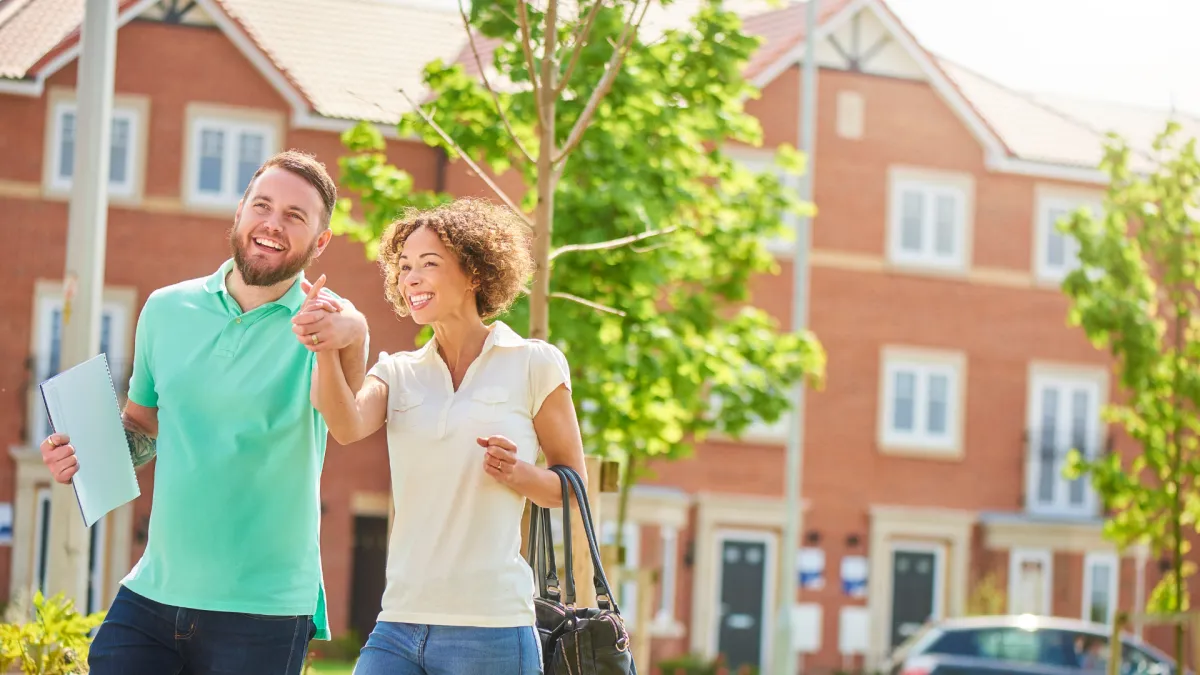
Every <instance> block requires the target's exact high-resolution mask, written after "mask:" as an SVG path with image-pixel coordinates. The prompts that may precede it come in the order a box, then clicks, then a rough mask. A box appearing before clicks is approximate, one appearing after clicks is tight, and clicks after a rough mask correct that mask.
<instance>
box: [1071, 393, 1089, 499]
mask: <svg viewBox="0 0 1200 675" xmlns="http://www.w3.org/2000/svg"><path fill="white" fill-rule="evenodd" d="M1090 398H1091V397H1090V396H1088V393H1087V391H1086V390H1082V389H1076V390H1075V391H1073V392H1071V447H1070V448H1068V449H1071V450H1078V451H1079V452H1082V453H1084V454H1085V455H1087V456H1090V455H1091V454H1092V448H1091V445H1092V439H1090V438H1088V416H1089V414H1090V412H1091V408H1092V406H1091V405H1090V401H1089V399H1090ZM1086 487H1087V483H1086V482H1085V479H1084V478H1083V477H1080V478H1076V479H1075V480H1073V481H1071V486H1070V495H1071V505H1072V506H1083V498H1084V489H1085V488H1086Z"/></svg>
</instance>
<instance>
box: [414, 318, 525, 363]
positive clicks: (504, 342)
mask: <svg viewBox="0 0 1200 675" xmlns="http://www.w3.org/2000/svg"><path fill="white" fill-rule="evenodd" d="M523 344H525V339H524V338H522V337H521V336H520V335H518V334H517V332H516V331H515V330H513V329H511V328H509V327H508V324H506V323H504V322H503V321H494V322H492V329H491V330H490V331H488V336H487V339H486V340H484V341H483V350H482V351H480V352H479V356H483V355H484V354H486V353H487V352H488V350H489V349H491V348H492V347H520V346H521V345H523ZM436 355H437V336H436V335H435V336H433V337H431V338H429V342H426V343H425V346H423V347H421V348H420V349H418V350H417V357H418V358H419V359H422V360H423V359H427V358H429V357H431V356H436Z"/></svg>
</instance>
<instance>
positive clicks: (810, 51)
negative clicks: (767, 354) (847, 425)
mask: <svg viewBox="0 0 1200 675" xmlns="http://www.w3.org/2000/svg"><path fill="white" fill-rule="evenodd" d="M807 4H808V7H807V8H806V12H805V24H804V25H805V31H806V33H807V35H806V37H805V40H804V69H803V70H804V74H803V78H802V86H801V92H800V150H801V151H802V152H803V153H804V155H805V158H806V160H807V161H806V169H805V172H804V174H803V175H801V176H799V177H798V178H799V186H798V192H799V196H800V199H801V200H803V201H806V202H811V201H812V192H813V188H812V186H813V180H812V179H813V171H814V170H815V168H816V162H815V160H814V153H813V151H814V149H815V145H816V143H815V135H816V124H815V122H816V110H817V108H816V101H817V60H816V43H817V39H818V37H817V0H808V3H807ZM795 220H796V244H795V245H796V250H795V253H794V254H793V256H792V329H793V330H796V331H802V330H805V329H807V328H808V277H809V249H810V247H811V239H812V236H811V227H810V226H811V223H810V221H809V218H808V217H807V216H803V215H802V216H797V217H796V219H795ZM794 395H795V401H796V405H795V407H794V408H793V410H792V417H791V421H790V423H789V424H788V443H787V465H786V473H785V476H786V489H787V499H786V505H785V507H784V508H786V509H787V510H786V512H785V513H784V528H783V545H782V546H780V554H779V571H780V574H779V579H780V584H779V607H778V611H779V614H778V618H777V619H776V622H775V626H776V637H775V642H774V645H775V649H774V652H775V655H774V656H775V658H774V667H773V668H772V669H771V671H772V672H773V673H775V674H776V675H795V673H796V671H797V660H798V659H797V655H796V650H795V645H794V642H793V640H792V608H793V606H794V605H795V604H796V584H797V579H796V577H797V570H796V554H797V552H798V551H799V550H800V511H801V501H800V489H801V477H802V472H803V470H804V462H803V459H804V386H803V385H800V386H797V387H796V390H795V394H794Z"/></svg>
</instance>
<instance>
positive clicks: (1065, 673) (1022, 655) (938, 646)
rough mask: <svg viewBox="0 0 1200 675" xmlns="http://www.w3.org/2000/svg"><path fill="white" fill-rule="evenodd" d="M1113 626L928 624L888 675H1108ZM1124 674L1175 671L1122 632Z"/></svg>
mask: <svg viewBox="0 0 1200 675" xmlns="http://www.w3.org/2000/svg"><path fill="white" fill-rule="evenodd" d="M1110 634H1111V629H1110V628H1109V627H1108V626H1105V625H1102V624H1096V623H1090V622H1087V621H1079V620H1076V619H1060V618H1053V617H1043V616H1033V615H1029V614H1023V615H1020V616H981V617H969V618H961V619H948V620H945V621H939V622H937V623H932V624H926V625H925V626H923V627H922V628H921V629H920V630H919V631H917V632H916V633H915V634H914V635H912V636H911V637H910V638H909V639H908V640H907V641H905V642H904V643H903V644H901V645H900V646H899V647H897V648H896V650H895V651H893V652H892V655H891V656H890V657H889V658H888V660H887V662H886V663H885V664H884V669H883V672H885V673H888V675H1000V674H1001V673H1014V674H1017V675H1079V674H1081V673H1088V674H1095V675H1104V674H1105V673H1107V672H1108V656H1109V653H1110V651H1109V636H1110ZM1118 672H1120V673H1121V675H1174V673H1175V663H1174V661H1173V660H1172V659H1171V658H1170V657H1168V656H1167V655H1166V654H1164V653H1162V652H1161V651H1159V650H1157V649H1155V648H1154V647H1152V646H1150V645H1149V644H1146V643H1145V642H1143V641H1141V640H1140V639H1138V638H1137V637H1135V636H1133V635H1127V634H1122V636H1121V667H1120V669H1119V671H1118Z"/></svg>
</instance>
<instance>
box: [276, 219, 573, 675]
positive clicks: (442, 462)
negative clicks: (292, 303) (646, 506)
mask: <svg viewBox="0 0 1200 675" xmlns="http://www.w3.org/2000/svg"><path fill="white" fill-rule="evenodd" d="M379 259H380V265H381V266H382V267H383V270H384V275H385V278H386V282H385V292H386V294H387V298H388V300H390V301H391V303H392V305H393V306H394V308H395V311H396V313H397V314H399V315H400V316H402V317H403V316H410V315H411V316H412V317H413V320H414V321H416V323H418V324H421V325H431V326H433V339H432V340H431V341H430V342H429V343H428V344H426V345H425V346H424V347H422V348H420V349H417V350H415V351H411V352H397V353H394V354H391V355H381V356H380V359H379V362H378V363H377V364H376V365H375V366H374V367H373V368H372V369H371V370H370V372H369V373H368V375H369V377H368V378H367V381H366V383H365V384H364V385H363V388H362V389H361V390H360V391H359V392H357V393H354V392H352V391H351V390H350V387H349V386H348V385H347V384H346V379H345V377H344V376H343V373H342V367H341V364H340V362H339V360H338V356H337V352H333V351H329V352H318V355H317V369H316V371H315V372H314V375H313V385H312V397H313V403H314V405H315V406H316V407H317V409H318V410H319V411H320V412H321V414H322V415H323V416H324V417H325V420H326V422H327V423H328V425H329V430H330V433H331V434H332V435H333V437H334V438H335V439H336V440H337V441H338V442H339V443H341V444H343V445H345V444H349V443H353V442H354V441H357V440H359V439H362V438H365V437H366V436H368V435H370V434H372V433H374V432H375V431H376V430H377V429H379V427H381V426H383V425H384V424H385V423H386V425H387V439H388V454H389V457H390V459H391V471H392V492H393V499H394V504H395V509H396V515H395V520H394V521H393V524H392V533H391V540H390V542H389V549H388V563H387V588H386V590H385V591H384V595H383V609H382V611H381V612H380V614H379V620H378V622H377V624H376V626H375V630H374V631H372V633H371V635H370V637H369V639H368V640H367V643H366V645H365V646H364V647H363V649H362V654H361V658H360V659H359V662H358V665H357V666H356V667H355V671H354V672H355V673H356V675H376V674H382V673H388V674H389V675H442V674H445V675H532V674H535V673H541V672H542V668H541V654H540V645H539V642H538V640H537V636H536V633H535V630H534V611H533V589H534V587H533V578H532V574H531V572H530V569H529V566H528V565H527V564H526V562H525V561H524V559H522V557H521V555H520V537H521V535H520V527H521V513H522V510H523V507H524V504H525V500H526V499H529V500H531V501H533V502H534V503H535V504H538V505H539V506H546V507H557V506H561V504H562V491H561V487H560V482H559V479H558V476H557V475H555V474H554V473H553V472H551V471H549V470H547V469H542V468H539V467H537V466H535V464H534V462H535V461H536V459H537V454H538V449H539V448H540V449H541V450H542V452H544V453H545V455H546V459H547V462H548V465H556V464H565V465H568V466H571V467H573V468H574V469H575V470H576V471H579V472H580V474H581V475H583V473H584V470H585V469H584V463H583V442H582V440H581V439H580V434H579V423H578V420H577V419H576V417H575V408H574V405H573V404H572V402H571V393H570V387H571V382H570V375H569V373H568V369H567V362H566V359H565V358H564V356H563V354H562V353H561V352H560V351H559V350H558V349H556V348H555V347H554V346H552V345H550V344H548V343H546V342H542V341H539V340H526V339H524V338H522V337H520V336H519V335H517V334H516V333H515V332H513V331H512V329H510V328H509V327H508V326H506V325H505V324H504V323H502V322H500V321H496V322H493V323H492V324H491V325H490V326H489V325H487V324H485V323H484V321H485V320H486V319H490V318H492V317H495V316H496V315H498V314H500V313H502V312H503V311H504V310H505V309H506V308H508V306H509V305H510V304H511V303H512V301H513V300H514V299H515V298H516V296H517V294H518V293H519V292H520V290H521V288H522V286H523V285H524V282H525V281H526V279H527V278H528V277H529V274H530V272H531V271H532V268H533V264H532V260H531V258H530V254H529V250H528V246H527V241H526V237H525V229H524V224H523V223H522V222H521V221H520V220H519V219H518V218H517V217H516V216H514V215H513V214H512V213H511V212H508V211H505V210H503V209H501V208H498V207H494V206H491V205H489V204H487V203H484V202H478V201H466V200H464V201H457V202H454V203H452V204H449V205H445V206H441V207H438V208H435V209H433V210H430V211H425V212H418V213H413V214H411V215H408V216H406V217H405V218H403V219H401V220H398V221H396V222H395V223H393V224H392V225H391V226H390V227H389V228H388V230H387V232H386V233H385V234H384V236H383V240H382V242H381V246H380V254H379ZM320 303H321V301H320V300H315V301H313V303H311V304H310V305H309V306H307V307H306V309H307V311H324V310H323V309H321V304H320ZM296 329H297V333H298V336H299V338H300V339H301V340H302V341H305V342H312V338H311V336H309V335H306V334H304V331H305V328H304V326H303V325H302V324H299V323H298V324H297V328H296ZM318 339H319V338H318ZM585 480H586V478H585Z"/></svg>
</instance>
